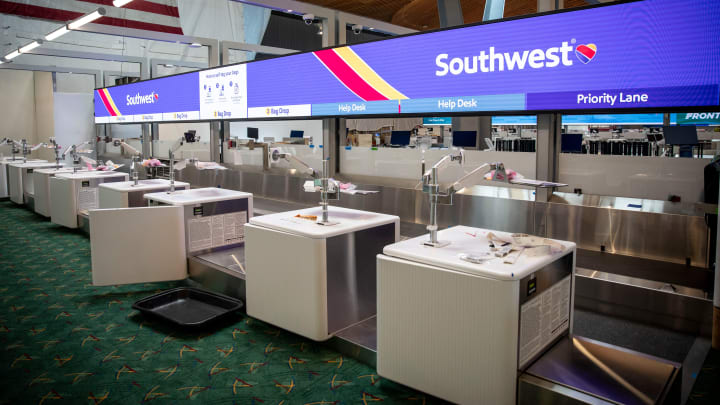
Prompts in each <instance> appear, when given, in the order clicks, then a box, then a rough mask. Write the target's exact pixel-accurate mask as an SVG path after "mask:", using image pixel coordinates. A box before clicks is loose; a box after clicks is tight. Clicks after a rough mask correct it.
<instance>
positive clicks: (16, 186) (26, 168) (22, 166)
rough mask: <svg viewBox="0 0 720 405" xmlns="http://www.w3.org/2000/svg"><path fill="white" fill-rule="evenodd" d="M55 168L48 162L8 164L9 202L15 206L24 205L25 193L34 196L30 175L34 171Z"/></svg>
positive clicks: (53, 164)
mask: <svg viewBox="0 0 720 405" xmlns="http://www.w3.org/2000/svg"><path fill="white" fill-rule="evenodd" d="M50 167H55V163H50V162H27V163H10V164H8V192H9V194H10V201H12V202H14V203H16V204H25V202H26V201H25V194H26V192H27V193H28V194H30V195H32V194H34V188H35V187H34V184H33V178H32V173H33V171H34V170H36V169H43V168H50Z"/></svg>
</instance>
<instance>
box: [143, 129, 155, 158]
mask: <svg viewBox="0 0 720 405" xmlns="http://www.w3.org/2000/svg"><path fill="white" fill-rule="evenodd" d="M151 125H152V124H141V126H140V130H141V131H142V132H141V133H142V135H141V138H140V142H141V143H142V151H141V152H142V158H143V159H148V158H150V157H151V156H152V132H151V131H152V128H151Z"/></svg>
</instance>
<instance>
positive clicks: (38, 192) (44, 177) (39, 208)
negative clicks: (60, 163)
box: [33, 167, 84, 218]
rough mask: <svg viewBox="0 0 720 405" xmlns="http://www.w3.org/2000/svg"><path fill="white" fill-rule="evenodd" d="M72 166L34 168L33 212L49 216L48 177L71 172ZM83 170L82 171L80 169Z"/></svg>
mask: <svg viewBox="0 0 720 405" xmlns="http://www.w3.org/2000/svg"><path fill="white" fill-rule="evenodd" d="M74 170H75V169H73V168H72V167H61V168H59V169H57V168H55V167H53V168H48V169H36V170H35V171H34V172H33V183H34V187H35V212H37V213H38V214H40V215H42V216H44V217H47V218H50V198H51V197H50V178H51V177H55V175H56V174H60V173H72V172H73V171H74ZM81 172H84V171H81Z"/></svg>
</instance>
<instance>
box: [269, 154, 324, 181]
mask: <svg viewBox="0 0 720 405" xmlns="http://www.w3.org/2000/svg"><path fill="white" fill-rule="evenodd" d="M270 159H271V160H272V161H273V162H277V161H278V160H280V159H283V160H285V161H286V162H288V163H289V164H290V166H291V167H292V168H293V169H295V170H297V171H298V172H300V173H301V174H304V175H306V176H310V177H312V178H313V179H318V178H320V173H318V172H317V171H316V170H315V169H313V168H312V167H310V165H308V164H307V163H305V162H303V161H302V160H300V159H298V158H296V157H295V156H293V155H292V154H291V153H281V152H280V151H279V150H274V151H272V154H271V155H270Z"/></svg>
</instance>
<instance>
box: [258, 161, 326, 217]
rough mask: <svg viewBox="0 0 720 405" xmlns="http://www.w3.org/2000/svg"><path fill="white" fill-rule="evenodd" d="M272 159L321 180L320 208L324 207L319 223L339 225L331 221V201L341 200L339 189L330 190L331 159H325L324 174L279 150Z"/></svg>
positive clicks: (323, 163)
mask: <svg viewBox="0 0 720 405" xmlns="http://www.w3.org/2000/svg"><path fill="white" fill-rule="evenodd" d="M270 159H271V160H272V161H273V162H277V161H278V160H280V159H285V161H287V162H288V163H289V164H290V166H292V167H293V169H296V170H298V171H299V172H300V173H302V174H304V175H306V176H309V177H312V178H313V179H320V185H321V187H322V188H321V190H320V206H321V207H322V217H321V218H319V219H318V221H317V223H318V224H319V225H336V224H337V222H332V221H330V218H329V217H330V211H329V209H328V207H329V206H330V200H339V199H340V190H339V189H338V187H335V190H334V191H331V190H330V183H331V182H330V178H329V177H328V174H329V173H330V159H323V161H322V165H323V170H322V174H320V173H318V172H317V170H315V169H313V168H312V167H310V165H308V164H307V163H305V162H303V161H302V160H300V159H298V158H296V157H295V156H293V155H292V154H290V153H281V152H280V151H279V150H274V151H272V154H271V155H270Z"/></svg>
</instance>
